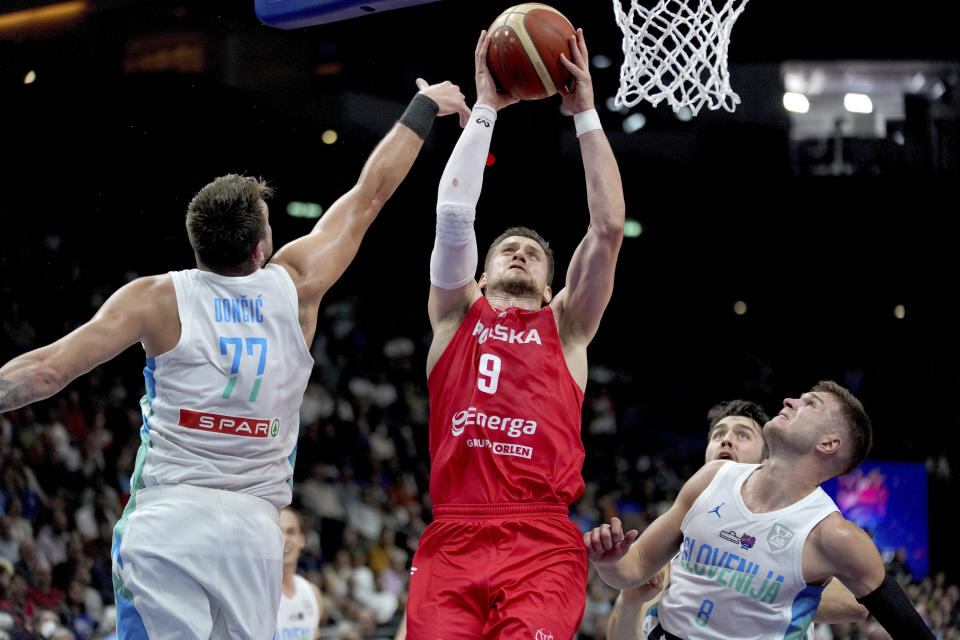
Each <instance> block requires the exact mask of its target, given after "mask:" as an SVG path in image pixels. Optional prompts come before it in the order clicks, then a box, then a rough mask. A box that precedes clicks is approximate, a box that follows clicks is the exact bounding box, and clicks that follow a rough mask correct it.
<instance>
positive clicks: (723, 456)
mask: <svg viewBox="0 0 960 640" xmlns="http://www.w3.org/2000/svg"><path fill="white" fill-rule="evenodd" d="M733 459H734V458H733V454H732V453H730V452H729V451H721V452H720V453H718V454H717V460H733Z"/></svg>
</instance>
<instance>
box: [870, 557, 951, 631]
mask: <svg viewBox="0 0 960 640" xmlns="http://www.w3.org/2000/svg"><path fill="white" fill-rule="evenodd" d="M857 602H859V603H860V604H862V605H863V606H865V607H866V608H867V609H868V610H869V611H870V613H872V614H873V617H874V618H876V619H877V622H879V623H880V624H881V625H883V628H884V629H886V631H887V633H889V634H890V635H891V636H892V637H893V640H918V639H928V640H934V638H935V636H934V635H933V632H932V631H930V627H928V626H927V624H926V623H925V622H924V621H923V618H921V617H920V614H918V613H917V610H916V609H915V608H914V606H913V605H912V604H910V600H908V599H907V594H905V593H904V592H903V589H901V588H900V585H899V584H897V581H896V580H894V579H893V578H892V577H891V576H890V574H889V573H888V574H887V575H886V577H885V578H884V579H883V582H882V583H881V584H880V586H879V587H877V588H876V589H874V590H873V591H871V592H870V593H868V594H867V595H865V596H863V597H862V598H857Z"/></svg>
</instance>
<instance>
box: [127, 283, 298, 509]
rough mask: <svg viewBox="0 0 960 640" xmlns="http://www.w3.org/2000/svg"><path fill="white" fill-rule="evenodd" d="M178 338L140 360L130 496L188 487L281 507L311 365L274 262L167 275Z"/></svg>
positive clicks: (290, 287) (292, 290)
mask: <svg viewBox="0 0 960 640" xmlns="http://www.w3.org/2000/svg"><path fill="white" fill-rule="evenodd" d="M170 275H171V276H172V277H173V284H174V287H175V288H176V294H177V308H178V310H179V313H180V324H181V327H182V328H181V332H180V342H178V343H177V346H176V347H174V348H173V349H172V350H170V351H168V352H167V353H164V354H161V355H159V356H157V357H155V358H148V359H147V366H146V368H145V369H144V377H145V379H146V388H147V394H146V395H145V396H144V398H143V400H141V402H140V404H141V408H142V410H143V422H144V426H143V428H142V429H141V441H142V444H141V447H140V453H139V454H138V455H137V469H136V470H135V471H134V475H133V482H132V484H133V486H132V488H131V492H133V491H135V490H136V489H139V488H140V487H141V486H152V485H158V484H188V485H194V486H199V487H208V488H211V489H223V490H227V491H236V492H240V493H246V494H251V495H254V496H258V497H260V498H263V499H264V500H267V501H269V502H270V503H272V504H273V505H275V506H276V507H277V508H278V509H279V508H282V507H284V506H286V505H287V504H289V503H290V498H291V483H292V477H293V462H294V457H295V454H296V444H297V434H298V431H299V426H300V418H299V411H300V403H301V401H302V400H303V392H304V389H305V388H306V385H307V380H308V378H309V376H310V371H311V369H312V367H313V358H312V357H311V356H310V352H309V350H308V349H307V345H306V342H305V341H304V339H303V331H302V330H301V328H300V323H299V320H298V314H297V292H296V287H295V286H294V284H293V280H292V279H291V278H290V275H289V274H288V273H287V272H286V270H285V269H284V268H283V267H280V266H278V265H267V266H266V267H265V268H263V269H260V270H258V271H257V272H255V273H252V274H250V275H247V276H241V277H229V276H222V275H218V274H216V273H212V272H210V271H200V270H198V269H189V270H186V271H174V272H171V274H170Z"/></svg>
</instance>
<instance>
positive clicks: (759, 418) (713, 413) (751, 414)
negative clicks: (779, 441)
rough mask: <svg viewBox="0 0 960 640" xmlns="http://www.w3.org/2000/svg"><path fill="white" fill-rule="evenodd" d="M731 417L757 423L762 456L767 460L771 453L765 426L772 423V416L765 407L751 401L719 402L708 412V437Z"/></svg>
mask: <svg viewBox="0 0 960 640" xmlns="http://www.w3.org/2000/svg"><path fill="white" fill-rule="evenodd" d="M730 416H742V417H744V418H749V419H750V420H753V421H754V422H756V423H757V426H759V427H760V437H761V438H763V454H762V455H763V457H764V458H766V457H767V455H768V453H769V451H768V450H767V439H766V438H765V437H764V435H763V425H765V424H767V423H768V422H769V421H770V416H769V415H767V412H766V411H764V410H763V407H761V406H760V405H759V404H757V403H756V402H751V401H750V400H740V399H734V400H725V401H723V402H718V403H717V404H715V405H713V406H712V407H710V410H709V411H707V424H708V425H709V428H708V429H707V435H710V434H712V433H713V429H714V427H716V426H717V423H718V422H720V421H721V420H723V419H724V418H729V417H730Z"/></svg>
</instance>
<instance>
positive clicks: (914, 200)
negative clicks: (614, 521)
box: [0, 0, 960, 579]
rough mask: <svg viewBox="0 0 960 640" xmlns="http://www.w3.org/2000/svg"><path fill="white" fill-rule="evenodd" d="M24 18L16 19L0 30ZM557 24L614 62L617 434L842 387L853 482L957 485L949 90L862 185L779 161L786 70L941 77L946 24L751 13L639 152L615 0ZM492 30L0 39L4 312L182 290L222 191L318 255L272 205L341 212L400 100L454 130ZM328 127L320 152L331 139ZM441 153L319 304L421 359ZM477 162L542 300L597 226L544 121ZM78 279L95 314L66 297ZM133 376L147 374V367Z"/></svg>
mask: <svg viewBox="0 0 960 640" xmlns="http://www.w3.org/2000/svg"><path fill="white" fill-rule="evenodd" d="M41 4H43V3H42V2H38V1H31V0H13V1H10V0H7V1H6V2H4V6H3V9H2V10H0V11H2V12H6V11H7V10H11V11H12V10H16V9H23V8H29V7H35V6H39V5H41ZM553 4H554V6H556V7H557V8H558V9H560V10H561V11H563V12H564V13H565V14H566V15H567V16H568V17H569V18H570V19H571V21H572V22H573V23H574V24H575V25H577V26H582V27H583V28H584V30H585V35H586V38H587V44H588V46H589V48H590V51H591V54H598V53H602V54H604V55H607V56H609V57H610V58H611V59H612V60H613V65H612V66H611V67H609V68H606V69H594V70H593V76H594V83H595V89H596V97H597V103H598V107H599V110H600V113H601V117H602V119H603V123H604V127H605V129H606V131H607V132H608V136H609V138H610V140H611V144H612V145H613V148H614V151H615V153H616V155H617V158H618V161H619V162H620V169H621V173H622V176H623V181H624V189H625V194H626V200H627V211H628V217H630V218H632V219H635V220H637V221H639V222H640V223H641V224H642V227H643V233H642V234H641V235H640V237H638V238H631V239H627V240H626V241H625V242H624V245H623V249H622V251H621V256H620V262H619V266H618V270H617V283H616V289H615V293H614V297H613V300H612V301H611V304H610V307H609V308H608V311H607V313H606V316H605V319H604V322H603V325H602V326H601V330H600V332H599V334H598V336H597V339H596V340H595V342H594V343H593V345H592V346H591V358H592V362H593V363H594V364H597V365H602V366H604V367H606V368H608V369H609V370H611V371H613V372H614V373H615V374H616V376H617V381H618V384H619V385H620V386H621V389H622V390H623V391H622V392H623V393H625V394H626V397H627V398H628V401H627V402H625V403H621V405H620V407H619V412H618V416H619V419H620V420H621V428H620V429H619V430H618V437H622V438H628V439H634V438H635V439H640V440H641V441H644V442H648V443H649V446H650V447H651V448H654V447H660V448H668V449H669V448H671V447H678V448H684V447H686V448H689V447H690V443H691V442H699V443H702V422H703V419H702V418H703V415H704V413H705V410H706V409H707V408H708V407H709V406H710V405H711V404H712V403H714V402H715V401H717V400H721V399H725V398H729V397H736V396H743V397H749V398H752V399H755V400H758V401H761V402H762V403H764V404H765V406H766V407H767V409H768V410H769V411H770V412H771V413H776V411H777V410H778V409H777V407H778V406H779V403H780V402H781V400H782V398H783V397H785V396H788V395H789V396H795V395H798V394H800V393H802V392H803V391H804V390H806V389H807V388H809V387H810V386H811V385H812V384H814V383H815V382H816V381H817V380H819V379H822V378H832V379H836V380H838V381H839V382H841V383H843V384H846V385H847V386H849V387H850V388H851V389H853V390H854V391H855V392H856V393H857V394H858V395H859V397H860V398H861V399H862V400H863V401H864V404H865V405H866V407H867V409H868V411H869V413H870V414H871V416H872V417H873V420H874V425H875V436H876V437H875V446H874V450H873V452H872V454H871V457H873V458H877V459H892V460H905V461H925V460H936V459H938V458H940V457H943V456H945V457H946V459H947V461H948V462H949V463H953V464H956V463H957V460H956V452H957V443H958V435H957V428H958V426H960V420H958V417H957V409H956V407H957V404H958V401H960V394H958V392H957V390H958V384H960V372H958V358H957V356H958V352H960V350H958V340H957V334H956V324H957V323H956V307H957V305H956V303H955V297H956V286H955V273H956V252H955V237H956V232H957V227H958V223H957V221H956V214H957V188H956V184H957V178H958V173H960V161H958V158H960V147H958V133H957V132H958V123H960V115H958V114H960V108H958V107H957V103H958V101H960V98H958V86H957V84H956V79H955V78H950V77H948V78H945V79H944V81H945V86H946V93H945V94H944V96H943V97H942V98H941V99H940V100H939V101H938V103H937V104H932V103H930V102H929V101H927V102H922V103H921V104H919V105H918V104H917V103H916V102H914V103H912V105H913V106H912V107H911V109H910V110H908V114H907V119H906V122H905V124H904V131H905V132H906V144H905V145H903V146H901V147H898V148H894V147H893V146H892V145H890V144H888V143H887V142H886V141H883V140H880V141H875V140H874V141H857V140H849V141H847V142H848V144H847V145H846V147H845V148H847V149H849V150H850V151H849V153H851V156H850V158H849V160H850V161H851V162H852V163H853V165H854V171H853V175H849V176H832V177H826V176H813V175H809V174H808V172H806V171H804V168H803V167H802V166H799V165H798V163H797V162H796V157H797V146H796V144H795V143H792V142H791V140H790V138H789V129H788V126H789V123H788V119H787V114H786V113H785V112H784V110H783V108H782V106H781V105H780V98H781V95H782V92H783V88H782V86H781V83H780V77H779V72H778V65H779V64H780V63H781V62H783V61H785V60H837V59H857V60H934V61H947V62H956V61H957V59H958V53H960V50H958V44H957V39H956V34H957V33H960V6H958V3H947V2H933V1H926V0H922V1H919V2H913V3H910V4H909V5H897V6H896V7H892V8H887V5H881V4H877V3H872V2H859V1H844V2H840V3H838V2H827V1H825V0H824V1H821V0H813V1H808V2H804V3H802V4H799V5H797V6H796V7H786V6H785V3H782V2H777V1H776V0H754V1H753V2H751V3H750V4H749V5H748V6H747V8H746V10H745V12H744V14H743V16H742V17H741V18H740V20H739V22H738V23H737V25H736V27H735V29H734V31H733V38H732V45H731V50H730V66H731V74H732V83H733V87H734V89H735V90H736V91H737V92H738V93H739V94H740V97H741V99H742V101H743V102H742V104H741V105H740V107H739V108H738V109H737V112H736V113H734V114H730V113H728V112H726V111H719V112H701V113H700V115H698V116H697V117H695V118H693V119H692V120H691V121H689V122H682V121H679V120H678V119H677V118H676V117H675V116H674V115H673V113H672V112H671V111H670V110H669V109H668V108H667V107H665V106H664V105H661V106H660V107H658V108H652V107H649V105H646V106H639V107H637V108H635V109H633V111H634V112H636V111H640V112H643V113H644V114H645V115H646V116H647V126H646V127H644V129H642V130H641V131H640V132H637V133H635V134H632V135H628V134H626V133H623V132H622V130H621V128H620V122H621V120H622V118H623V115H621V114H616V113H612V112H609V111H607V110H606V109H604V108H603V103H604V101H605V99H606V98H607V97H609V96H611V95H613V94H614V93H615V91H616V86H617V82H618V70H619V64H620V62H621V60H622V54H621V52H620V41H621V36H620V32H619V30H618V29H617V27H616V24H615V23H614V20H613V12H612V6H611V4H610V3H609V2H597V1H590V2H587V1H579V2H573V1H569V2H559V1H558V2H554V3H553ZM503 8H505V7H502V6H500V5H494V4H492V3H467V2H461V1H459V0H444V1H442V2H437V3H433V4H428V5H423V6H419V7H412V8H408V9H403V10H397V11H392V12H388V13H383V14H372V15H369V16H366V17H363V18H360V19H355V20H349V21H345V22H340V23H336V24H329V25H322V26H316V27H312V28H307V29H300V30H295V31H281V30H277V29H274V28H270V27H267V26H264V25H262V24H260V23H259V21H258V20H257V18H256V16H255V14H254V7H253V2H252V1H251V2H246V1H238V0H230V1H227V0H211V1H199V0H198V1H195V2H168V1H166V0H160V1H153V2H147V1H133V0H131V1H124V0H107V1H103V2H98V1H94V2H92V3H91V4H90V9H89V11H88V12H87V13H86V14H85V15H84V16H83V17H82V18H80V19H78V20H76V21H73V22H71V23H69V24H65V25H59V24H58V25H52V26H47V27H43V28H26V29H20V30H14V31H10V30H6V31H2V30H0V126H2V136H0V221H2V229H3V232H2V234H0V237H2V239H0V296H2V297H3V298H5V300H3V304H2V306H0V311H2V312H3V313H5V314H6V316H7V318H8V319H9V318H17V317H26V318H29V319H30V321H31V322H32V323H33V324H34V325H35V327H36V330H37V333H38V336H37V340H38V341H40V342H41V343H42V342H45V341H49V340H52V339H55V338H56V337H58V336H59V335H62V334H63V333H64V332H65V331H67V330H69V329H70V328H71V327H72V326H74V325H75V323H76V322H78V321H79V320H80V319H84V318H87V317H89V315H90V314H92V312H93V311H94V310H95V308H96V306H97V305H98V304H99V302H100V301H102V298H103V296H104V295H108V294H109V293H110V291H112V290H113V289H115V288H116V287H118V286H120V285H122V284H123V283H124V282H125V281H126V280H128V279H130V278H132V277H134V276H135V275H144V274H148V273H154V272H160V271H166V270H168V269H175V268H185V267H189V266H191V264H192V253H191V251H190V249H189V246H188V244H187V241H186V235H185V233H184V231H183V214H184V211H185V209H186V204H187V202H188V201H189V199H190V198H191V197H192V195H193V194H194V193H195V192H196V191H197V190H198V189H199V188H200V187H202V186H203V185H204V184H206V183H207V182H208V181H210V180H211V179H212V178H213V177H215V176H217V175H221V174H224V173H228V172H240V173H247V174H252V175H261V176H263V177H264V178H266V179H267V180H268V181H269V182H270V183H271V184H272V185H273V186H274V187H276V189H277V197H276V198H275V199H274V201H273V202H272V205H271V207H272V208H271V210H272V216H271V222H272V225H273V229H274V241H275V245H276V246H277V247H279V246H281V245H282V244H283V243H284V242H286V241H289V240H290V239H292V238H294V237H296V236H298V235H300V234H303V233H305V232H307V231H308V230H309V229H310V228H311V224H312V223H311V222H310V221H305V220H299V219H294V218H290V217H288V216H287V215H286V214H285V210H286V205H287V203H288V202H290V201H311V202H318V203H320V204H322V205H323V206H324V207H326V206H329V205H330V204H331V203H332V202H333V200H334V199H335V198H336V197H337V196H339V195H340V194H341V193H343V192H344V191H346V190H347V189H348V188H349V187H350V186H351V185H352V184H353V182H354V181H355V180H356V177H357V175H358V174H359V171H360V168H361V166H362V163H363V161H364V159H365V158H366V156H367V154H368V153H369V151H370V149H372V147H373V145H374V144H375V143H376V141H377V140H378V139H379V137H380V136H381V135H382V134H383V133H384V132H385V131H386V130H387V129H388V128H389V127H390V126H391V124H392V122H393V121H394V120H396V118H397V117H399V115H400V113H401V112H402V110H403V107H404V105H405V104H406V102H407V101H408V100H409V98H410V97H411V96H412V95H413V93H414V91H415V85H414V80H415V78H417V77H418V76H422V77H424V78H426V79H428V80H429V81H431V82H437V81H440V80H443V79H450V80H452V81H454V82H455V83H458V84H459V85H460V86H461V88H462V90H463V92H464V93H465V94H466V95H467V101H468V104H472V102H473V99H474V97H475V96H474V89H473V68H472V66H473V62H472V53H473V49H474V46H475V43H476V38H477V36H478V34H479V32H480V30H481V29H482V28H485V27H486V26H488V25H489V23H490V22H491V21H492V20H493V18H494V17H496V15H497V14H498V13H499V12H500V10H502V9H503ZM30 70H34V71H35V73H36V76H37V80H36V82H34V83H33V84H29V85H26V84H24V83H23V78H24V76H25V75H26V73H27V72H28V71H30ZM328 128H329V129H335V130H337V131H338V133H339V139H338V141H337V142H336V144H333V145H325V144H322V143H321V141H320V134H321V132H322V131H324V130H325V129H328ZM458 132H459V129H458V127H457V126H456V124H455V122H454V120H453V119H452V118H447V119H443V120H440V121H438V122H437V124H436V125H435V127H434V130H433V132H432V133H431V136H430V138H429V139H428V142H427V144H426V146H425V149H424V152H423V153H422V154H421V157H420V159H419V160H418V162H417V164H416V165H415V167H414V169H413V170H412V172H411V174H410V176H409V177H408V179H407V180H406V182H405V183H404V184H403V185H402V186H401V187H400V189H399V190H398V192H397V193H396V195H395V196H394V198H393V199H392V200H391V201H390V202H389V204H388V205H387V207H386V208H385V209H384V211H383V212H382V214H381V216H380V218H379V219H378V220H377V222H376V223H375V225H374V227H373V228H372V229H371V232H370V233H369V235H368V237H367V239H366V240H365V242H364V245H363V247H362V248H361V250H360V253H359V255H358V256H357V259H356V261H355V263H354V265H353V266H352V267H351V268H350V270H349V271H348V273H347V275H346V276H345V277H344V278H343V280H342V281H341V282H340V283H338V284H337V285H336V287H335V288H334V289H333V290H332V291H331V293H330V294H329V300H330V301H336V300H337V299H344V298H351V299H355V300H356V304H357V305H358V317H359V318H360V319H361V320H360V321H361V322H364V323H366V325H367V331H368V332H370V333H371V334H373V335H379V336H383V337H390V336H392V335H404V334H406V335H415V336H418V337H422V338H425V337H426V336H427V335H428V331H429V326H428V324H427V318H426V310H425V301H426V295H427V286H428V279H427V269H428V264H429V254H430V247H431V246H432V238H433V231H432V229H433V224H434V213H433V208H434V202H435V193H436V182H437V179H438V177H439V175H440V172H441V171H442V168H443V164H444V163H445V161H446V157H447V154H448V153H449V151H450V149H451V148H452V147H453V144H454V143H455V141H456V138H457V135H458ZM858 145H859V146H858ZM858 149H861V150H862V149H866V150H867V151H861V152H858V151H857V150H858ZM491 151H492V153H493V154H494V155H495V156H496V163H495V164H494V165H493V166H492V167H490V168H489V169H488V170H487V172H486V175H485V182H484V192H483V196H482V198H481V201H480V205H479V209H478V223H477V235H478V237H479V239H480V243H481V246H482V247H483V246H485V243H486V242H487V241H488V240H489V239H491V238H492V237H493V236H495V235H496V234H497V233H499V231H500V230H502V228H504V227H506V226H509V225H511V224H517V223H520V224H527V225H529V226H533V227H535V228H537V229H539V230H540V231H541V232H542V233H543V234H544V235H545V236H547V238H548V239H549V240H550V241H551V242H552V243H553V245H554V247H555V250H556V254H557V261H558V265H557V267H558V268H557V282H555V284H556V285H557V286H556V287H555V288H559V285H560V283H561V282H562V277H563V275H564V267H565V265H566V263H567V262H568V260H569V258H570V255H571V254H572V252H573V250H574V248H575V247H576V244H577V243H578V242H579V240H580V238H581V237H582V235H583V232H584V230H585V229H586V225H587V222H588V216H587V211H586V200H585V193H584V186H583V178H582V175H583V174H582V167H581V165H580V161H579V153H578V148H577V145H576V138H575V136H574V133H573V124H572V122H571V121H570V119H569V118H565V117H564V116H562V115H561V114H560V112H559V98H556V97H554V98H550V99H547V100H543V101H539V102H526V103H521V104H519V105H516V106H512V107H510V108H509V109H508V110H506V111H504V112H502V113H501V116H500V119H499V121H498V123H497V128H496V135H495V137H494V140H493V144H492V148H491ZM857 153H861V155H859V156H858V155H857ZM859 160H863V162H859ZM78 274H82V275H78ZM91 280H93V281H97V282H102V283H104V284H103V287H102V290H98V291H95V292H91V291H89V290H86V288H85V287H79V286H77V283H78V282H88V281H91ZM91 293H93V295H91ZM737 300H743V301H746V303H747V305H748V312H747V313H746V314H745V315H743V316H738V315H735V314H734V313H733V311H732V309H733V303H734V302H735V301H737ZM898 304H902V305H904V306H905V309H906V316H905V318H904V319H902V320H898V319H896V318H895V317H894V315H893V309H894V306H895V305H898ZM135 351H136V353H134V352H135ZM3 352H4V355H8V356H9V355H14V354H15V353H17V352H18V351H17V345H16V344H7V345H4V348H3ZM124 357H125V358H128V359H129V361H130V363H131V367H133V370H134V371H136V367H138V366H141V365H140V364H139V363H140V357H141V354H140V353H139V351H137V350H136V349H132V350H130V352H128V354H126V355H125V356H124ZM4 359H6V358H4ZM699 446H700V445H699V444H697V445H694V447H699ZM692 451H694V452H695V453H696V455H697V456H699V455H700V454H699V451H700V450H699V449H697V448H694V449H692ZM930 481H931V485H930V486H931V501H930V512H931V523H932V527H931V560H932V562H931V565H932V566H933V567H934V568H944V569H948V570H950V571H951V572H952V573H953V575H954V576H956V572H957V570H958V568H960V567H958V564H957V563H958V561H957V559H956V557H955V556H951V555H950V554H949V553H948V551H947V547H948V545H949V541H950V540H952V535H951V532H950V528H949V526H947V525H948V524H949V523H950V522H952V513H951V510H950V509H949V508H948V505H950V504H953V498H951V497H949V496H950V493H951V492H953V491H955V490H956V488H957V487H956V485H957V482H956V480H954V479H952V478H950V477H949V475H945V474H943V473H940V474H939V475H936V474H935V475H931V477H930ZM954 579H956V577H954Z"/></svg>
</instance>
